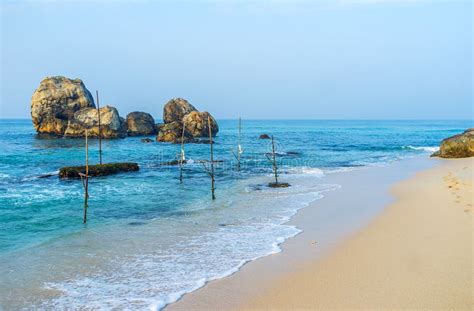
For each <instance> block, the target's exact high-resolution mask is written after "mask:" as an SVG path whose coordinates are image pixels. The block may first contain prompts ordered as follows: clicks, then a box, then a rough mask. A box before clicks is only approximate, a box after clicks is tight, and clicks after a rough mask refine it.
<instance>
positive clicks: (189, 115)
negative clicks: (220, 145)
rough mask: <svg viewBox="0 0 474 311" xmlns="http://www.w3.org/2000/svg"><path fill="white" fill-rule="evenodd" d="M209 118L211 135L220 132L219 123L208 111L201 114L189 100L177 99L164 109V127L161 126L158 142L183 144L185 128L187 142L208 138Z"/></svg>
mask: <svg viewBox="0 0 474 311" xmlns="http://www.w3.org/2000/svg"><path fill="white" fill-rule="evenodd" d="M208 117H209V119H210V121H211V122H210V123H211V134H212V136H215V135H216V134H217V132H218V131H219V126H218V124H217V121H216V120H215V119H214V118H213V117H212V115H211V114H210V113H208V112H206V111H204V112H200V111H198V110H197V109H196V108H195V107H194V106H193V105H191V104H190V103H189V102H188V101H187V100H185V99H182V98H175V99H172V100H170V101H169V102H168V103H167V104H166V105H165V107H164V108H163V120H164V122H165V124H164V125H160V126H159V129H158V135H157V138H156V140H157V141H160V142H172V143H179V142H181V136H182V134H183V127H184V140H185V142H192V141H196V140H195V138H199V137H208V136H209V126H208Z"/></svg>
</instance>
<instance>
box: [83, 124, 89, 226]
mask: <svg viewBox="0 0 474 311" xmlns="http://www.w3.org/2000/svg"><path fill="white" fill-rule="evenodd" d="M84 179H85V181H83V185H84V223H87V208H88V207H89V206H88V201H89V142H88V131H87V130H86V174H85V176H84Z"/></svg>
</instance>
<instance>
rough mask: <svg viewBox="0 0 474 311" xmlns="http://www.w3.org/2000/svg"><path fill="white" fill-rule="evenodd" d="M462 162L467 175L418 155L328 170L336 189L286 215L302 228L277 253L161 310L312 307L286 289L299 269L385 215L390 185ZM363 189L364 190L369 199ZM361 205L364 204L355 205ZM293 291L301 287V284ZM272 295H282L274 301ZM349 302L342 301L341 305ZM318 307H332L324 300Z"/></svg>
mask: <svg viewBox="0 0 474 311" xmlns="http://www.w3.org/2000/svg"><path fill="white" fill-rule="evenodd" d="M462 161H464V162H466V161H467V162H468V163H471V165H470V171H471V175H472V161H470V162H469V160H454V161H452V162H450V161H449V160H448V161H446V160H439V159H430V158H427V157H421V156H420V157H415V158H411V159H404V160H401V161H398V162H394V163H391V164H388V165H386V166H382V167H369V168H364V169H361V170H355V171H351V172H344V173H334V174H328V175H326V176H325V178H324V179H323V182H324V183H337V184H340V185H341V189H338V190H335V191H332V192H328V193H325V196H324V198H322V199H321V200H317V201H315V202H313V203H312V204H311V205H310V206H308V207H306V208H303V209H300V210H299V211H298V213H297V214H296V215H294V216H293V217H292V219H291V220H290V221H289V222H288V224H290V225H295V226H296V227H297V228H298V229H301V230H303V232H302V233H300V234H298V235H297V236H295V237H293V238H289V239H287V240H286V241H285V242H283V243H282V244H281V245H280V248H281V250H282V251H281V252H279V253H277V254H273V255H268V256H265V257H263V258H260V259H257V260H254V261H251V262H249V263H246V264H245V265H244V266H243V267H241V268H240V269H239V270H238V271H237V272H236V273H234V274H232V275H230V276H227V277H225V278H222V279H218V280H213V281H210V282H208V283H206V285H205V286H204V287H202V288H200V289H198V290H196V291H193V292H191V293H188V294H185V295H184V296H183V297H182V298H180V299H179V300H178V301H177V302H175V303H172V304H169V305H167V306H166V307H165V309H166V310H202V309H241V308H243V309H284V308H285V306H286V308H311V307H316V308H317V306H316V304H305V302H304V301H307V300H308V299H306V300H304V299H303V300H301V301H300V299H298V296H300V293H299V292H295V291H294V290H293V291H292V290H289V289H288V288H293V287H297V288H299V287H301V286H298V285H301V284H307V285H308V284H311V283H312V282H313V280H311V279H309V280H308V279H307V278H306V279H304V275H301V274H302V273H303V272H302V271H305V269H308V268H307V267H308V266H312V265H318V264H320V263H321V262H324V259H325V258H331V256H333V255H334V254H337V253H338V252H339V251H340V249H344V247H345V245H346V244H347V243H350V241H352V240H353V239H355V238H356V237H358V236H359V235H360V234H361V233H362V232H365V231H366V230H367V228H370V227H371V226H373V224H374V223H377V222H379V221H380V219H381V218H383V217H385V215H386V214H387V213H388V211H390V210H391V209H393V208H392V206H393V205H395V204H397V202H398V201H399V199H400V198H399V197H398V196H397V194H396V193H393V190H392V189H393V188H396V187H398V186H399V185H400V184H403V183H406V182H409V181H411V180H413V179H415V180H416V179H417V178H419V175H420V174H421V175H422V174H426V172H431V171H436V170H440V169H442V168H443V167H445V166H446V165H447V163H448V164H449V163H461V162H462ZM362 181H363V182H362ZM367 192H369V193H370V199H369V196H367V195H366V193H367ZM361 205H364V207H363V208H358V207H360V206H361ZM471 205H472V202H471ZM351 207H356V208H351ZM471 210H472V206H471ZM359 212H361V213H359ZM463 213H464V212H463ZM469 213H470V212H469ZM353 218H355V219H353ZM304 273H306V274H307V272H304ZM297 276H298V277H297ZM336 276H337V273H335V274H333V277H336ZM292 277H293V278H295V279H292ZM290 279H291V281H289V280H290ZM361 279H363V278H361ZM288 282H291V286H288ZM299 290H300V291H302V292H304V288H303V289H302V288H299ZM287 292H291V295H289V296H288V295H285V293H287ZM276 293H278V294H276ZM269 297H270V298H269ZM278 297H286V298H285V299H283V300H282V299H280V300H278V299H277V298H278ZM289 297H294V299H291V298H289ZM272 301H275V303H272ZM276 301H278V303H277V302H276ZM297 301H300V302H297ZM290 302H291V303H290ZM307 303H308V302H307ZM285 304H286V305H285ZM349 306H350V305H349ZM349 306H348V305H346V306H345V308H347V307H349ZM334 307H336V308H337V306H334ZM339 307H340V306H339ZM343 307H344V306H343ZM362 307H365V308H367V306H362ZM372 307H374V306H372ZM321 308H332V306H331V305H330V304H329V305H326V306H323V307H321ZM369 308H370V306H369Z"/></svg>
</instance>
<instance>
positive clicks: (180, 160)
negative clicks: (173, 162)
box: [179, 123, 186, 183]
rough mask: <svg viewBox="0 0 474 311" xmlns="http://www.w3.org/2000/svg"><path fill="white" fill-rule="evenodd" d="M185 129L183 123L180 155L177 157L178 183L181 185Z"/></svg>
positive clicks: (184, 158)
mask: <svg viewBox="0 0 474 311" xmlns="http://www.w3.org/2000/svg"><path fill="white" fill-rule="evenodd" d="M185 129H186V123H183V132H182V134H181V154H180V155H179V182H180V183H183V162H184V161H185V160H186V157H185V154H184V131H185Z"/></svg>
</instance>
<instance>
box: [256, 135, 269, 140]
mask: <svg viewBox="0 0 474 311" xmlns="http://www.w3.org/2000/svg"><path fill="white" fill-rule="evenodd" d="M258 138H259V139H270V136H268V134H262V135H260V136H259V137H258Z"/></svg>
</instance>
